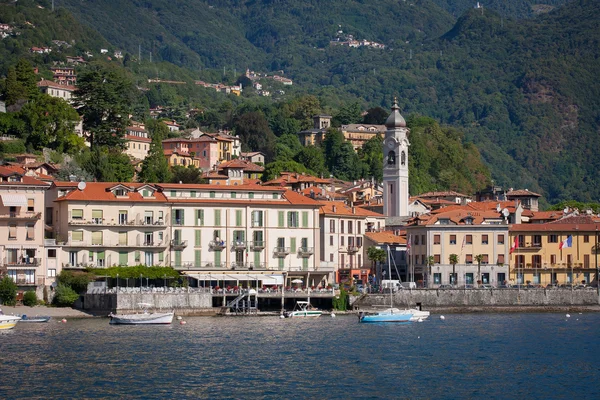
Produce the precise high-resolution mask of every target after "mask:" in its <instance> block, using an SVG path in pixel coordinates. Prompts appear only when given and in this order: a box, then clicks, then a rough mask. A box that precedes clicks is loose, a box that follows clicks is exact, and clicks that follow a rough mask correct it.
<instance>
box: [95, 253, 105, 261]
mask: <svg viewBox="0 0 600 400" xmlns="http://www.w3.org/2000/svg"><path fill="white" fill-rule="evenodd" d="M97 258H98V260H104V251H99V252H98V257H97Z"/></svg>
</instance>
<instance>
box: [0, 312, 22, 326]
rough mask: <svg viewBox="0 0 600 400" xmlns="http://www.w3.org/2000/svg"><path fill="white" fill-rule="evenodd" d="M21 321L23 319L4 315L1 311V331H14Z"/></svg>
mask: <svg viewBox="0 0 600 400" xmlns="http://www.w3.org/2000/svg"><path fill="white" fill-rule="evenodd" d="M20 320H21V317H16V316H14V315H4V313H3V312H2V310H0V330H4V329H12V328H14V327H15V325H17V322H19V321H20Z"/></svg>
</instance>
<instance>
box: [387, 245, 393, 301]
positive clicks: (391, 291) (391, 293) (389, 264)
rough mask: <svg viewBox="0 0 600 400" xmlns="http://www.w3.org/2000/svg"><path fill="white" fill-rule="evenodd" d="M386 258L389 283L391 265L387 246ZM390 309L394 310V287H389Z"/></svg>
mask: <svg viewBox="0 0 600 400" xmlns="http://www.w3.org/2000/svg"><path fill="white" fill-rule="evenodd" d="M387 258H388V260H387V261H388V274H389V277H390V278H389V279H390V282H391V281H392V263H391V261H390V245H389V244H388V246H387ZM390 308H394V286H393V285H392V287H390Z"/></svg>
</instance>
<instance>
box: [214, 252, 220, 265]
mask: <svg viewBox="0 0 600 400" xmlns="http://www.w3.org/2000/svg"><path fill="white" fill-rule="evenodd" d="M220 264H221V252H220V251H215V267H217V268H218V267H219V266H220Z"/></svg>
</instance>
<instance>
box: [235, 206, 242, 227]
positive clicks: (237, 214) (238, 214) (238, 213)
mask: <svg viewBox="0 0 600 400" xmlns="http://www.w3.org/2000/svg"><path fill="white" fill-rule="evenodd" d="M235 226H242V210H235Z"/></svg>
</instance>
